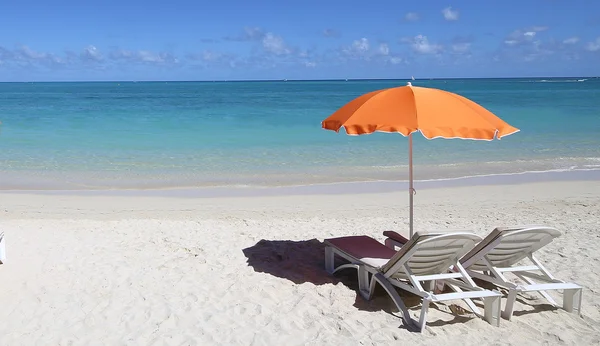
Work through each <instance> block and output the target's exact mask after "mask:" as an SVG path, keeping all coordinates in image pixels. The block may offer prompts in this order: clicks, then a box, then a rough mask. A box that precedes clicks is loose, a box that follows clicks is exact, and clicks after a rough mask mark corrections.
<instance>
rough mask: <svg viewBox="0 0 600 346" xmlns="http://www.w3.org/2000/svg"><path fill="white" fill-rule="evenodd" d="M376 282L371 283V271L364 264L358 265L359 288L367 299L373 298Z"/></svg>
mask: <svg viewBox="0 0 600 346" xmlns="http://www.w3.org/2000/svg"><path fill="white" fill-rule="evenodd" d="M373 286H375V284H374V282H372V283H369V272H368V271H367V270H366V269H365V267H364V266H362V265H359V266H358V290H359V291H360V295H361V296H362V297H363V298H365V299H366V300H371V298H373V291H374V289H375V287H373Z"/></svg>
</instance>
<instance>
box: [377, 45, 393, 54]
mask: <svg viewBox="0 0 600 346" xmlns="http://www.w3.org/2000/svg"><path fill="white" fill-rule="evenodd" d="M379 54H381V55H390V46H388V45H387V43H382V44H380V45H379Z"/></svg>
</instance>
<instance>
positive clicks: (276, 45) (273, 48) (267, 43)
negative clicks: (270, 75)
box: [262, 32, 291, 55]
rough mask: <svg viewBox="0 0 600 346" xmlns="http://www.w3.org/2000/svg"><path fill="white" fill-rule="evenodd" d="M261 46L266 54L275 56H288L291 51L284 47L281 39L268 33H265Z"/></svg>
mask: <svg viewBox="0 0 600 346" xmlns="http://www.w3.org/2000/svg"><path fill="white" fill-rule="evenodd" d="M262 46H263V48H264V50H265V51H266V52H268V53H272V54H275V55H288V54H290V53H291V50H290V49H289V48H288V47H287V46H286V45H285V42H284V41H283V38H281V36H278V35H275V34H273V33H270V32H268V33H266V34H265V36H264V37H263V39H262Z"/></svg>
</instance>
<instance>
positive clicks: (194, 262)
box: [0, 180, 600, 346]
mask: <svg viewBox="0 0 600 346" xmlns="http://www.w3.org/2000/svg"><path fill="white" fill-rule="evenodd" d="M353 189H354V188H353ZM353 189H347V188H345V187H344V186H343V185H337V186H336V185H331V186H324V187H322V188H321V189H319V190H316V191H313V190H310V191H308V190H307V191H305V192H304V193H297V192H296V193H290V192H289V191H288V192H286V193H268V190H264V189H256V190H253V191H250V192H246V193H245V195H243V196H242V195H239V196H235V195H236V194H235V193H229V194H222V195H221V197H219V195H217V194H214V193H213V194H203V193H202V190H197V191H195V192H190V193H188V194H184V193H165V192H164V191H162V192H161V191H141V190H135V191H133V190H132V191H103V192H94V191H16V190H15V191H2V192H0V201H1V210H0V213H2V218H1V221H0V230H2V231H4V232H5V236H6V247H7V263H6V264H2V265H0V283H2V284H1V287H2V289H1V290H0V307H1V308H0V320H1V321H2V323H0V344H1V345H5V346H10V345H206V344H228V345H233V344H239V345H261V344H286V345H304V344H317V345H321V344H335V345H342V344H350V345H356V344H364V345H382V344H397V343H398V342H405V341H406V342H410V343H411V344H417V345H421V344H422V345H426V344H458V343H460V344H470V345H473V344H495V345H503V344H531V345H540V344H552V345H554V344H566V345H575V344H579V345H581V344H587V345H589V344H598V340H600V303H599V302H600V290H599V289H598V287H599V285H600V273H599V272H598V270H597V268H598V266H600V252H599V249H600V235H599V234H598V225H599V224H600V210H599V207H598V205H600V184H599V183H598V181H595V180H588V181H578V180H573V181H544V182H537V183H536V182H527V183H521V184H496V185H471V186H454V187H453V186H446V187H435V188H429V189H419V190H418V193H417V195H416V196H415V229H416V230H437V229H442V230H448V229H453V230H455V229H459V230H472V231H474V232H475V233H477V234H479V235H481V236H485V235H486V234H487V233H489V232H490V231H491V230H492V229H493V228H494V227H497V226H501V225H515V224H544V225H548V226H552V227H556V228H557V229H559V230H560V231H561V232H562V236H561V237H560V238H558V239H556V240H555V241H553V242H552V243H551V244H549V245H548V246H546V247H544V248H543V249H542V250H540V251H539V253H538V254H537V257H538V258H539V259H540V260H541V261H542V262H543V263H544V264H545V266H546V268H547V269H549V270H550V271H551V272H552V273H553V274H554V275H555V276H556V277H557V278H560V279H562V280H565V281H569V282H576V283H578V284H580V285H582V286H583V305H582V315H581V316H576V315H574V314H570V313H567V312H566V311H564V310H562V309H556V308H553V307H552V306H550V305H548V304H547V303H546V301H545V300H542V299H541V297H540V296H538V295H536V294H535V293H532V294H524V295H523V296H522V298H520V299H518V300H517V303H516V308H515V315H514V317H513V319H512V320H511V321H506V320H502V321H501V324H500V327H493V326H491V325H489V324H488V323H486V322H485V321H483V320H482V319H480V318H477V317H475V316H474V315H472V314H466V315H464V316H458V315H455V314H453V313H452V312H450V308H451V304H458V305H460V304H461V303H460V302H454V301H451V302H447V303H445V304H432V307H431V308H430V310H429V317H428V327H427V328H426V330H425V332H424V333H423V334H419V333H414V332H412V331H410V330H407V329H406V328H405V326H404V325H403V322H402V319H401V318H400V317H399V315H398V311H397V309H396V308H395V306H394V305H393V303H392V301H391V299H390V298H389V297H388V295H387V294H386V292H385V291H384V290H382V289H379V290H378V291H377V292H376V294H375V297H374V299H373V300H372V301H369V302H367V301H365V300H363V298H362V297H360V295H359V294H358V292H357V284H356V276H355V275H353V274H352V273H351V272H347V273H342V274H339V275H335V276H332V275H329V274H327V273H326V272H325V270H324V257H323V243H322V242H323V240H324V239H326V238H331V237H338V236H346V235H363V234H364V235H369V236H372V237H374V238H375V239H378V240H379V241H383V239H384V237H383V235H382V231H384V230H390V229H391V230H395V231H398V232H400V233H403V234H406V233H407V232H408V217H407V215H408V198H407V196H406V192H405V191H401V190H393V191H392V192H382V191H380V190H381V189H373V191H377V192H376V193H369V187H368V186H366V187H363V188H362V189H356V190H355V191H362V193H357V192H352V190H353ZM403 297H404V298H405V301H406V303H407V305H408V306H409V308H410V310H411V313H412V314H413V317H414V316H415V315H417V314H418V312H419V309H420V308H419V300H418V299H416V298H415V297H414V296H410V295H407V294H403ZM557 297H558V296H557ZM558 301H559V302H561V300H558Z"/></svg>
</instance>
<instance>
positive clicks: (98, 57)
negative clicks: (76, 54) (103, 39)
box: [81, 45, 102, 62]
mask: <svg viewBox="0 0 600 346" xmlns="http://www.w3.org/2000/svg"><path fill="white" fill-rule="evenodd" d="M81 58H82V59H83V60H85V61H96V62H98V61H102V54H100V51H99V50H98V48H96V47H95V46H92V45H89V46H87V47H85V48H84V49H83V52H82V53H81Z"/></svg>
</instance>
